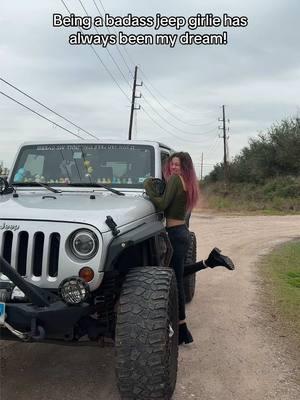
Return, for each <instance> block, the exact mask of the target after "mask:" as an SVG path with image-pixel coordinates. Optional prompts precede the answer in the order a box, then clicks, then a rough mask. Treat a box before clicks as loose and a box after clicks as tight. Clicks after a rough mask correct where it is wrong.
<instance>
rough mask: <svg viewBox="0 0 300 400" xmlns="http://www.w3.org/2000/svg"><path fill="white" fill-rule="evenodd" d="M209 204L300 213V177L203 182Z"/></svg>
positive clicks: (236, 209) (220, 207)
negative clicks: (236, 181) (238, 181)
mask: <svg viewBox="0 0 300 400" xmlns="http://www.w3.org/2000/svg"><path fill="white" fill-rule="evenodd" d="M201 191H202V193H203V195H204V197H205V200H206V203H207V204H208V207H209V208H212V209H215V210H219V211H229V212H250V213H260V214H264V215H274V214H275V215H282V214H299V213H300V178H299V179H296V178H293V179H292V178H288V177H287V178H286V179H285V180H283V179H282V178H277V179H270V180H268V181H266V182H265V183H261V184H253V183H230V184H229V185H227V187H226V188H225V186H224V183H223V182H214V183H204V184H201Z"/></svg>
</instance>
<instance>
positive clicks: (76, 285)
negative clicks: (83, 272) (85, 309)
mask: <svg viewBox="0 0 300 400" xmlns="http://www.w3.org/2000/svg"><path fill="white" fill-rule="evenodd" d="M58 290H59V294H60V296H61V298H62V299H63V301H64V302H65V303H67V304H80V303H83V302H84V301H85V300H86V298H87V297H88V294H89V288H88V286H87V284H86V283H85V282H84V280H83V279H82V278H79V277H78V276H71V277H70V278H67V279H64V280H63V281H62V282H61V284H60V285H59V288H58Z"/></svg>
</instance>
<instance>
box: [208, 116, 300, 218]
mask: <svg viewBox="0 0 300 400" xmlns="http://www.w3.org/2000/svg"><path fill="white" fill-rule="evenodd" d="M201 186H202V192H203V193H204V195H205V197H206V200H207V203H208V206H209V207H211V208H214V209H218V210H226V211H260V212H263V213H299V212H300V119H299V118H291V119H287V120H284V121H282V122H281V123H278V124H275V125H273V126H272V127H271V128H270V129H269V130H268V131H267V133H264V134H263V133H261V134H259V135H258V137H257V138H255V139H250V140H249V146H247V147H245V148H243V149H242V151H241V152H240V154H239V155H237V156H236V157H235V158H234V159H233V161H232V162H231V163H229V165H228V179H227V182H225V180H224V166H223V164H222V163H221V164H217V165H216V166H215V167H214V169H213V171H212V172H211V173H210V174H209V175H208V176H207V177H205V179H204V181H203V182H202V183H201Z"/></svg>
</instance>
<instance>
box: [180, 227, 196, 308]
mask: <svg viewBox="0 0 300 400" xmlns="http://www.w3.org/2000/svg"><path fill="white" fill-rule="evenodd" d="M196 261H197V239H196V235H195V233H194V232H190V244H189V248H188V251H187V253H186V256H185V260H184V264H194V263H195V262H196ZM183 285H184V296H185V302H186V303H190V302H191V301H192V300H193V297H194V295H195V288H196V273H194V274H191V275H187V276H185V277H184V281H183Z"/></svg>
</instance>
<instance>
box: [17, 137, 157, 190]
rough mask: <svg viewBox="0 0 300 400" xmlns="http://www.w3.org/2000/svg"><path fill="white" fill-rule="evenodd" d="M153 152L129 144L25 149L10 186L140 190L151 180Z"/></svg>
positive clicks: (149, 148) (27, 147)
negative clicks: (93, 185) (91, 185)
mask: <svg viewBox="0 0 300 400" xmlns="http://www.w3.org/2000/svg"><path fill="white" fill-rule="evenodd" d="M154 172H155V171H154V148H153V147H152V146H147V145H136V144H134V145H129V144H105V143H104V144H79V145H78V144H60V145H58V144H55V145H34V146H24V147H23V148H22V149H21V152H20V154H19V156H18V159H17V161H16V163H15V166H14V169H13V171H12V175H11V179H10V183H12V184H13V185H20V186H21V185H25V184H26V185H27V184H30V183H34V182H37V183H38V182H42V183H48V184H50V185H58V186H64V185H72V183H74V184H75V183H77V184H78V183H81V184H86V185H87V186H88V184H89V183H99V184H106V185H110V186H113V187H132V188H141V187H142V186H143V181H144V180H145V179H146V178H147V177H149V176H154Z"/></svg>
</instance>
